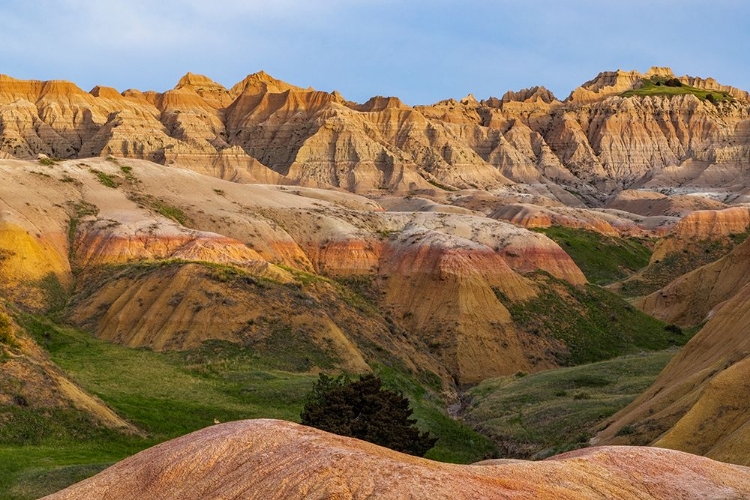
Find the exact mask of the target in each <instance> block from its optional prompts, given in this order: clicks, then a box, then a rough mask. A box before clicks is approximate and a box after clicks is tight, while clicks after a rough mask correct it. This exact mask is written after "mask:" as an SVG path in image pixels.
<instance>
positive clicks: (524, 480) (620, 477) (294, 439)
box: [45, 420, 750, 500]
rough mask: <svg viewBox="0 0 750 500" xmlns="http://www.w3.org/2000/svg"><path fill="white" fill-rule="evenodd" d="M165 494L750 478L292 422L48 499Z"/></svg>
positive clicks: (657, 492)
mask: <svg viewBox="0 0 750 500" xmlns="http://www.w3.org/2000/svg"><path fill="white" fill-rule="evenodd" d="M394 478H396V479H395V480H394ZM165 491H169V492H170V494H171V495H174V496H176V497H178V498H184V499H186V500H189V499H198V498H201V499H218V498H248V499H253V498H257V499H265V498H309V499H324V498H341V499H351V500H355V499H365V498H384V499H401V498H441V499H442V498H453V499H456V500H461V499H476V498H487V499H532V498H533V499H541V500H544V499H570V500H573V499H575V500H585V499H599V498H622V499H631V498H632V499H636V498H649V499H654V500H656V499H673V498H742V497H745V496H747V495H750V470H749V469H747V468H745V467H738V466H732V465H727V464H722V463H720V462H714V461H713V460H709V459H706V458H702V457H697V456H694V455H689V454H686V453H680V452H675V451H671V450H659V449H654V448H637V447H627V448H626V447H609V448H607V447H605V448H594V449H587V450H579V451H576V452H573V453H569V454H565V455H561V456H558V457H553V458H552V459H548V460H544V461H540V462H523V461H517V460H513V461H504V460H498V461H488V462H481V463H480V464H475V465H454V464H447V463H440V462H433V461H430V460H426V459H422V458H417V457H413V456H409V455H404V454H401V453H398V452H395V451H392V450H388V449H386V448H381V447H379V446H376V445H373V444H370V443H366V442H363V441H358V440H356V439H352V438H346V437H341V436H336V435H333V434H328V433H326V432H323V431H319V430H317V429H313V428H310V427H304V426H300V425H297V424H293V423H290V422H282V421H273V420H244V421H238V422H232V423H229V424H222V425H217V426H213V427H210V428H206V429H203V430H201V431H198V432H195V433H193V434H190V435H187V436H183V437H181V438H178V439H175V440H172V441H169V442H166V443H163V444H161V445H158V446H155V447H153V448H151V449H148V450H146V451H143V452H141V453H139V454H137V455H135V456H133V457H130V458H128V459H126V460H123V461H122V462H120V463H118V464H115V465H114V466H112V467H110V468H109V469H107V470H105V471H103V472H102V473H100V474H99V475H97V476H94V477H93V478H90V479H87V480H85V481H83V482H81V483H78V484H76V485H73V486H71V487H70V488H68V489H66V490H63V491H61V492H58V493H55V494H53V495H50V496H48V497H45V498H47V499H49V500H62V499H74V498H98V497H101V496H102V495H106V496H107V498H111V499H113V500H117V499H125V498H134V497H137V498H142V499H146V500H148V499H157V498H163V495H164V492H165Z"/></svg>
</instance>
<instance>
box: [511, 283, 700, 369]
mask: <svg viewBox="0 0 750 500" xmlns="http://www.w3.org/2000/svg"><path fill="white" fill-rule="evenodd" d="M535 280H536V281H537V283H538V284H539V294H538V296H537V297H535V298H533V299H530V300H527V301H525V302H511V301H508V300H507V299H506V298H505V297H504V296H503V295H502V294H501V293H499V292H497V291H496V294H497V295H498V298H499V299H500V300H501V301H502V302H503V304H504V305H505V306H506V307H507V308H508V311H510V314H511V317H512V318H513V322H514V323H515V324H516V326H517V327H518V328H519V329H521V330H523V331H525V332H527V333H528V334H529V335H534V336H540V337H543V338H551V339H556V340H557V341H562V342H563V343H564V344H565V345H566V346H567V348H566V349H561V350H559V351H558V352H556V353H555V356H556V357H557V360H558V362H559V364H561V365H579V364H584V363H593V362H596V361H601V360H605V359H611V358H614V357H617V356H621V355H624V354H632V353H635V352H639V351H641V350H651V351H655V350H662V349H666V348H668V347H670V346H673V345H683V344H685V343H686V342H687V341H688V340H689V336H688V335H686V334H684V333H681V332H679V331H675V330H673V329H671V328H667V325H666V324H665V323H663V322H661V321H659V320H657V319H655V318H653V317H651V316H648V315H647V314H644V313H642V312H641V311H639V310H638V309H636V308H635V307H633V306H632V305H630V304H629V303H628V302H626V301H625V300H624V299H623V298H622V297H620V296H619V295H616V294H614V293H612V292H610V291H608V290H606V289H604V288H602V287H600V286H597V285H585V286H582V287H576V286H572V285H570V284H569V283H567V282H565V281H562V280H558V279H556V278H554V277H552V276H550V275H548V274H546V273H541V272H539V273H537V276H536V277H535Z"/></svg>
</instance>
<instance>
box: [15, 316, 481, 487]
mask: <svg viewBox="0 0 750 500" xmlns="http://www.w3.org/2000/svg"><path fill="white" fill-rule="evenodd" d="M22 324H23V326H24V327H25V328H26V330H27V331H28V332H29V333H30V334H31V335H32V337H33V338H34V339H35V340H36V341H37V342H38V343H39V345H41V346H43V347H44V348H45V349H46V350H47V351H48V352H49V354H50V357H51V358H52V360H53V361H54V362H55V363H56V364H57V365H58V366H60V367H61V368H62V369H63V370H64V371H65V372H66V373H67V374H68V375H69V376H70V377H71V378H72V379H73V380H75V381H76V382H77V383H78V384H80V385H81V386H82V387H83V388H84V389H85V390H87V391H88V392H90V393H92V394H94V395H96V396H98V397H99V398H100V399H102V400H103V401H104V402H106V403H107V404H108V405H109V406H110V407H111V408H112V409H114V410H115V411H116V412H117V413H118V414H119V415H120V416H122V417H124V418H125V419H126V420H128V421H130V422H132V423H134V424H135V425H136V426H137V427H138V428H139V429H142V431H143V434H142V435H140V436H139V435H124V434H121V433H118V432H116V431H112V430H107V429H97V428H94V427H92V424H91V421H90V420H89V419H87V418H86V416H85V414H83V413H82V412H78V411H77V410H71V412H72V414H71V415H72V416H68V417H67V419H66V420H64V421H63V422H59V421H57V422H56V420H59V416H58V415H55V414H39V415H35V416H33V417H34V418H33V425H31V424H29V425H27V426H26V427H27V428H26V429H24V430H23V432H22V433H21V434H19V433H18V432H16V434H17V435H9V436H5V435H3V434H1V433H0V498H4V499H13V500H25V499H32V498H39V497H40V496H44V495H46V494H49V493H51V492H54V491H57V490H59V489H62V488H64V487H66V486H68V485H70V484H72V483H74V482H76V481H79V480H81V479H83V478H85V477H88V476H90V475H93V474H95V473H96V472H98V471H100V470H102V469H103V468H105V467H106V466H108V465H110V464H112V463H114V462H116V461H118V460H121V459H123V458H125V457H127V456H129V455H132V454H134V453H137V452H138V451H140V450H142V449H145V448H147V447H150V446H153V445H154V444H157V443H159V442H162V441H165V440H167V439H171V438H174V437H177V436H180V435H184V434H186V433H189V432H191V431H194V430H197V429H201V428H203V427H206V426H208V425H213V424H214V419H216V420H219V421H221V422H226V421H231V420H237V419H246V418H261V417H262V418H280V419H285V420H292V421H299V413H300V411H301V409H302V406H303V405H304V400H305V397H306V396H307V393H308V392H309V390H310V388H311V386H312V384H313V382H314V381H315V380H316V378H317V377H316V375H315V374H314V373H312V372H309V373H308V372H302V373H295V372H289V371H282V370H278V369H274V368H269V367H273V366H279V365H280V363H277V362H274V360H270V359H267V356H265V357H262V356H260V355H259V354H258V353H257V352H254V351H253V350H252V349H251V348H247V347H241V346H238V345H235V344H231V343H228V342H207V343H205V344H204V345H203V346H202V347H201V348H200V349H196V350H193V351H186V352H168V353H161V352H153V351H151V350H148V349H130V348H127V347H123V346H119V345H116V344H112V343H108V342H105V341H102V340H98V339H96V338H94V337H92V336H90V335H89V334H88V333H86V332H83V331H81V330H78V329H75V328H70V327H60V326H57V325H56V324H54V323H53V322H51V321H50V320H48V319H45V318H43V317H33V316H24V317H23V320H22ZM279 355H282V354H281V353H280V354H279ZM374 369H375V371H376V372H377V373H378V374H380V375H381V376H382V377H383V380H384V384H385V385H386V386H388V387H390V388H396V389H400V390H402V391H403V392H404V393H405V394H406V395H407V396H408V397H410V399H411V400H412V405H413V407H414V409H415V413H414V416H415V417H416V418H417V419H418V425H419V426H420V427H422V428H423V429H424V430H429V431H431V432H432V433H433V434H434V435H435V436H438V437H439V438H440V440H439V441H438V444H437V445H436V447H435V448H433V450H431V451H430V452H429V454H428V457H430V458H433V459H436V460H444V461H452V462H463V463H466V462H473V461H477V460H481V459H483V458H487V457H490V456H493V455H494V454H495V447H494V445H493V444H492V442H491V441H489V440H488V439H487V438H485V437H483V436H481V435H479V434H477V433H476V432H474V431H473V430H471V429H470V428H469V427H467V426H466V425H463V424H461V423H459V422H456V421H455V420H453V419H451V418H450V417H448V416H447V414H446V413H445V411H444V409H443V407H444V403H443V401H442V400H441V398H440V397H439V396H437V395H436V392H437V391H435V390H434V389H433V390H427V389H426V388H425V386H424V385H422V384H420V383H419V382H418V381H417V380H416V379H414V378H413V377H411V376H410V375H408V374H405V373H402V372H399V371H397V370H394V369H392V368H389V367H388V366H387V365H375V367H374ZM22 410H23V409H21V413H23V411H22ZM29 415H30V414H26V413H24V414H23V415H20V417H19V418H20V420H24V419H26V420H28V418H27V417H28V416H29ZM20 420H19V421H20ZM24 421H25V420H24ZM55 426H57V427H55ZM5 427H7V426H5ZM5 427H3V428H5ZM49 428H59V429H58V430H59V431H58V432H50V431H49Z"/></svg>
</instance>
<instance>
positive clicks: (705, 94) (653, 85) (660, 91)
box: [621, 77, 734, 102]
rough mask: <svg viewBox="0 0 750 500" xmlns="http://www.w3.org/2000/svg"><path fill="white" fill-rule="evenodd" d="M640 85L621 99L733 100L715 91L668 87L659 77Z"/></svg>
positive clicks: (675, 86)
mask: <svg viewBox="0 0 750 500" xmlns="http://www.w3.org/2000/svg"><path fill="white" fill-rule="evenodd" d="M641 82H642V84H641V86H640V87H638V88H637V89H633V90H628V91H626V92H623V93H622V94H621V95H622V97H633V96H674V95H687V94H692V95H694V96H696V97H697V98H699V99H702V100H706V99H708V100H712V101H713V102H721V101H733V100H734V98H733V97H732V96H731V95H729V94H728V93H727V92H721V91H717V90H705V89H699V88H697V87H691V86H690V85H685V84H681V85H674V84H673V85H669V84H668V80H667V79H665V78H661V77H652V78H650V79H643V80H641Z"/></svg>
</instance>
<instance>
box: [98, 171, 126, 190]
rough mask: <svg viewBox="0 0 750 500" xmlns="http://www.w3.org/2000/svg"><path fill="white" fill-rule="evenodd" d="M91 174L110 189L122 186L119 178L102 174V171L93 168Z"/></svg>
mask: <svg viewBox="0 0 750 500" xmlns="http://www.w3.org/2000/svg"><path fill="white" fill-rule="evenodd" d="M91 173H92V174H94V175H96V178H97V179H99V182H101V183H102V184H103V185H105V186H107V187H109V188H116V187H118V186H119V185H120V180H119V179H117V177H114V176H112V175H109V174H107V173H105V172H102V171H101V170H97V169H95V168H92V169H91Z"/></svg>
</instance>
